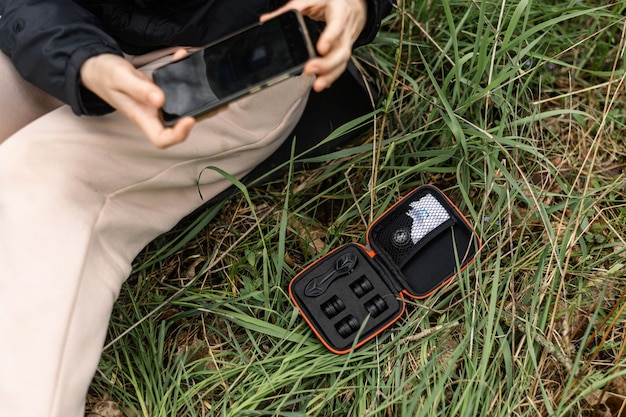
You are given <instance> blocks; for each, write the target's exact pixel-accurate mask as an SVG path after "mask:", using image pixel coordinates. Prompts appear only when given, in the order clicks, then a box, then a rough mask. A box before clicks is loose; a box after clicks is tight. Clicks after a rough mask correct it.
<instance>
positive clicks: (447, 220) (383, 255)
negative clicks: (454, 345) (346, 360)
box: [289, 185, 480, 353]
mask: <svg viewBox="0 0 626 417" xmlns="http://www.w3.org/2000/svg"><path fill="white" fill-rule="evenodd" d="M479 247H480V241H479V239H478V236H476V234H475V232H474V231H473V229H472V227H471V226H470V224H469V223H468V222H467V220H466V219H465V217H464V216H463V215H462V214H461V213H460V212H459V210H458V209H457V208H456V206H455V205H454V204H453V203H452V202H451V201H450V200H449V199H448V197H446V196H445V195H444V194H443V193H442V192H441V191H440V190H439V189H438V188H436V187H434V186H432V185H424V186H422V187H419V188H417V189H415V190H414V191H413V192H411V193H410V194H409V195H407V196H405V197H404V198H402V199H401V200H400V201H398V202H397V203H396V204H394V205H393V206H392V207H391V208H389V209H388V210H387V211H386V212H385V213H384V214H383V215H382V216H380V217H379V218H378V219H376V220H375V221H374V222H373V223H372V224H371V225H370V227H369V229H368V231H367V245H366V246H364V245H361V244H357V243H348V244H346V245H343V246H340V247H339V248H336V249H335V250H333V251H331V252H330V253H328V254H327V255H325V256H323V257H322V258H320V259H319V260H317V261H316V262H314V263H313V264H311V265H309V266H308V267H307V268H306V269H304V270H303V271H302V272H300V273H299V274H298V275H296V276H295V277H294V278H293V279H292V281H291V283H290V284H289V294H290V296H291V299H292V301H293V302H294V304H295V305H296V306H297V307H298V309H299V310H300V313H301V314H302V316H303V317H304V318H305V320H306V321H307V323H308V324H309V326H310V327H311V328H312V329H313V331H314V332H315V334H316V335H317V336H318V338H319V339H320V340H321V341H322V343H323V344H324V345H325V346H326V347H327V348H328V349H329V350H331V351H333V352H335V353H347V352H349V351H350V350H351V349H352V348H353V347H359V346H361V345H363V344H365V343H366V342H367V341H369V340H371V339H372V338H374V337H375V336H376V335H377V334H379V333H380V332H382V331H383V330H384V329H386V328H387V327H389V326H390V325H392V324H393V323H394V322H395V321H396V320H397V319H398V318H399V317H400V316H401V315H402V314H403V313H404V309H405V306H404V299H405V297H411V298H417V299H421V298H426V297H428V296H429V295H431V294H433V293H434V292H435V291H436V290H437V289H439V288H441V287H442V286H444V285H446V284H447V283H449V282H450V281H451V280H452V279H453V278H454V276H456V274H457V273H458V272H459V271H460V270H462V269H463V268H465V267H466V266H467V265H469V264H470V263H471V262H472V261H473V260H474V258H475V256H476V253H477V252H478V249H479Z"/></svg>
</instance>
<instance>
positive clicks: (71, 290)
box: [0, 77, 310, 417]
mask: <svg viewBox="0 0 626 417" xmlns="http://www.w3.org/2000/svg"><path fill="white" fill-rule="evenodd" d="M309 86H310V80H309V79H306V78H304V77H298V78H294V79H291V80H288V81H286V82H284V83H280V84H277V85H275V86H273V87H272V88H271V89H268V90H264V91H262V92H260V93H257V94H255V95H253V96H251V97H249V98H246V99H243V100H241V101H238V102H236V103H233V104H231V105H230V107H229V108H228V110H226V111H223V112H220V113H218V114H217V115H216V116H214V117H212V118H209V119H206V120H204V121H203V122H201V123H199V124H198V125H197V126H196V127H195V128H194V130H193V132H192V134H191V136H190V137H189V139H188V140H187V141H186V142H184V143H182V144H180V145H177V146H174V147H172V148H169V149H166V150H159V149H156V148H154V147H153V146H152V145H151V144H150V143H149V142H148V141H147V139H145V138H144V137H143V135H142V134H141V132H139V131H138V129H137V128H136V127H135V126H134V125H132V124H131V123H129V122H127V121H126V120H125V119H124V118H123V117H122V116H120V115H119V114H111V115H108V116H104V117H97V118H90V117H80V118H79V117H76V116H74V115H73V114H71V110H70V109H69V108H68V107H67V106H64V107H61V108H59V109H57V110H55V111H53V112H51V113H49V114H47V115H45V116H43V117H41V118H39V119H37V120H36V121H35V122H33V123H31V124H29V125H28V126H26V127H25V128H23V129H22V130H20V131H19V132H18V133H16V134H15V135H13V136H12V137H11V138H9V139H8V140H7V141H5V142H4V143H3V144H2V145H0V335H2V336H1V338H2V339H1V343H0V416H11V417H31V416H32V417H52V416H54V417H78V416H81V415H82V413H83V407H84V400H85V394H86V391H87V389H88V385H89V383H90V381H91V378H92V377H93V374H94V371H95V369H96V367H97V364H98V361H99V357H100V353H101V348H102V345H103V342H104V339H105V336H106V329H107V325H108V321H109V317H110V314H111V310H112V306H113V303H114V301H115V299H116V298H117V296H118V293H119V290H120V287H121V285H122V283H123V281H124V280H125V279H126V277H127V275H128V274H129V271H130V265H131V262H132V260H133V259H134V257H135V256H136V254H137V253H138V252H139V251H140V250H141V249H142V248H143V247H144V246H145V245H146V244H147V243H149V242H150V241H151V240H152V239H154V238H155V237H157V236H158V235H159V234H161V233H163V232H165V231H167V230H169V229H170V228H171V227H173V226H174V225H175V224H176V223H177V222H178V221H179V220H180V219H181V218H182V217H183V216H184V215H186V214H188V213H189V212H191V211H193V210H194V209H195V208H196V207H198V206H199V205H201V204H202V202H203V201H202V199H201V198H200V195H202V196H204V198H205V199H208V198H210V197H211V196H214V195H215V194H217V193H219V192H220V191H222V190H223V189H225V188H226V187H228V186H229V183H228V181H226V180H225V179H224V178H223V177H221V176H220V175H219V174H218V173H217V172H216V171H214V170H210V169H209V170H206V168H207V167H210V166H215V167H219V168H221V169H223V170H225V171H227V172H229V173H230V174H232V175H234V176H236V177H242V176H243V175H245V174H246V173H247V172H248V171H250V170H251V169H252V168H253V167H254V166H255V165H256V164H258V163H259V162H260V161H262V160H263V159H264V158H265V157H267V156H268V155H270V154H271V153H272V152H273V151H274V150H275V149H276V148H277V147H278V146H279V145H280V143H281V142H282V141H283V140H284V139H285V137H286V135H287V134H288V133H289V132H290V131H291V130H292V128H293V127H294V125H295V123H296V122H297V120H298V118H299V115H300V113H301V111H302V110H303V107H304V103H305V101H306V95H307V93H308V90H309Z"/></svg>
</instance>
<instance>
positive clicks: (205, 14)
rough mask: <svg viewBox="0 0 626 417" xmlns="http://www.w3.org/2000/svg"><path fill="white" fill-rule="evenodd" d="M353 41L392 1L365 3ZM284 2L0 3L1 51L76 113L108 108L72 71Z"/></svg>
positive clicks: (224, 27) (232, 25)
mask: <svg viewBox="0 0 626 417" xmlns="http://www.w3.org/2000/svg"><path fill="white" fill-rule="evenodd" d="M367 2H368V8H369V10H368V22H367V25H366V28H365V29H364V31H363V33H362V34H361V36H360V37H359V40H358V41H357V45H361V44H365V43H367V42H370V41H371V40H372V39H373V38H374V36H375V35H376V32H377V31H378V28H379V26H380V21H381V19H382V18H383V17H384V16H385V15H387V14H388V13H389V11H390V10H391V6H392V2H393V0H367ZM284 3H285V0H178V1H173V0H0V49H1V50H2V51H3V52H4V53H5V54H7V55H8V56H9V57H10V58H11V60H12V61H13V64H14V65H15V67H16V68H17V70H18V71H19V73H20V74H21V75H22V77H24V78H25V79H26V80H28V81H30V82H31V83H33V84H34V85H36V86H38V87H40V88H41V89H43V90H44V91H46V92H48V93H49V94H51V95H53V96H55V97H57V98H58V99H60V100H61V101H63V102H65V103H67V104H69V105H70V106H71V107H72V110H73V111H74V112H75V113H76V114H101V113H105V112H107V111H110V110H111V109H110V108H109V107H108V106H107V105H105V104H104V102H103V101H101V100H100V99H98V98H97V97H95V96H94V95H91V94H89V93H87V92H86V91H85V90H84V89H81V87H80V79H79V75H80V73H79V70H80V67H81V65H82V64H83V62H85V60H86V59H87V58H89V57H91V56H94V55H98V54H102V53H114V54H117V55H122V54H123V53H129V54H141V53H146V52H149V51H151V50H155V49H158V48H162V47H165V46H179V45H185V46H198V45H203V44H206V43H208V42H210V41H211V40H214V39H217V38H219V37H222V36H224V35H226V34H228V33H230V32H232V31H234V30H236V29H238V28H240V27H243V26H247V25H249V24H251V23H253V22H255V21H257V20H258V17H259V15H260V14H261V13H264V12H267V11H271V10H274V9H275V8H277V7H278V6H280V5H281V4H284Z"/></svg>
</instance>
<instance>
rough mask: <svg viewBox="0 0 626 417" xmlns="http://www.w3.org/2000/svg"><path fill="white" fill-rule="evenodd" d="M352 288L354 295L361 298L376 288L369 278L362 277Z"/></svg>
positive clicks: (351, 285)
mask: <svg viewBox="0 0 626 417" xmlns="http://www.w3.org/2000/svg"><path fill="white" fill-rule="evenodd" d="M350 288H351V289H352V292H353V293H354V295H356V296H357V297H359V298H361V297H363V296H364V295H365V294H367V293H368V292H370V291H371V290H373V289H374V286H373V285H372V283H371V282H370V281H369V280H368V279H367V278H365V277H361V278H359V279H357V280H356V281H354V282H353V283H352V284H350Z"/></svg>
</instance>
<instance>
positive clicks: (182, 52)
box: [172, 48, 189, 61]
mask: <svg viewBox="0 0 626 417" xmlns="http://www.w3.org/2000/svg"><path fill="white" fill-rule="evenodd" d="M188 55H189V52H188V51H187V50H186V49H185V48H180V49H177V50H176V51H174V54H173V55H172V61H179V60H181V59H183V58H185V57H186V56H188Z"/></svg>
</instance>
